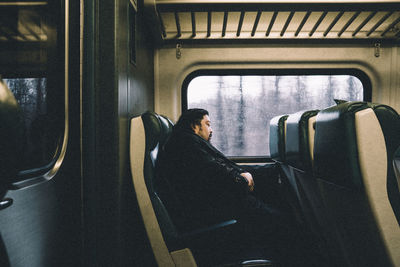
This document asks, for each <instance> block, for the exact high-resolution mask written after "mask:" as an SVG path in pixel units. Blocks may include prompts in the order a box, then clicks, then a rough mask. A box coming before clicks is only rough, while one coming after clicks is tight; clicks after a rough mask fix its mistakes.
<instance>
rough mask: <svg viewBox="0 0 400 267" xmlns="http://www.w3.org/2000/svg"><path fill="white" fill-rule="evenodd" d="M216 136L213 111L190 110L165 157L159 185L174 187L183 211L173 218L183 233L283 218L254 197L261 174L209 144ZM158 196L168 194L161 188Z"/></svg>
mask: <svg viewBox="0 0 400 267" xmlns="http://www.w3.org/2000/svg"><path fill="white" fill-rule="evenodd" d="M211 137H212V128H211V121H210V118H209V114H208V111H207V110H204V109H189V110H187V111H185V112H184V113H183V114H182V116H181V117H180V118H179V120H178V122H177V123H176V125H175V126H174V128H173V132H172V134H171V136H170V138H169V139H168V141H167V142H166V144H165V146H164V149H162V150H161V152H160V155H159V160H158V162H157V169H158V173H159V176H162V177H161V178H160V180H161V181H160V183H163V182H167V183H168V184H169V185H170V186H171V187H173V189H174V190H173V191H174V192H175V194H176V196H175V197H176V198H177V199H178V201H177V202H179V205H180V206H181V207H180V208H181V210H180V212H181V214H172V217H173V220H174V222H175V223H176V224H177V225H178V228H180V229H186V230H187V229H188V228H189V227H192V228H196V227H202V226H203V227H204V226H207V225H211V224H214V223H219V222H222V221H224V220H229V219H238V218H239V219H240V218H243V219H249V218H251V217H254V216H257V217H260V216H262V217H270V216H272V215H275V216H278V215H279V212H277V211H276V210H275V209H273V208H271V207H269V206H267V205H266V204H264V203H263V202H262V201H261V200H259V199H258V198H256V197H255V196H254V194H253V193H252V192H253V191H254V188H255V182H254V179H253V175H252V174H251V173H250V172H252V171H256V169H255V168H251V167H250V166H247V167H241V166H239V165H237V164H236V163H234V162H232V161H230V160H229V159H227V158H226V157H225V156H224V155H223V154H222V153H221V152H219V151H218V150H217V149H216V148H215V147H214V146H213V145H212V144H211V143H210V140H211ZM269 168H270V170H268V171H269V173H270V174H271V175H275V176H277V175H278V173H277V168H275V166H273V165H270V167H269ZM249 171H250V172H249ZM263 178H265V177H263ZM163 179H165V180H167V181H162V180H163ZM157 191H158V192H159V194H160V195H161V196H162V195H163V187H162V186H158V189H157ZM170 197H171V196H162V198H163V199H165V198H167V199H168V198H170ZM175 204H176V203H175ZM167 208H169V207H168V203H167ZM170 209H175V210H176V207H170ZM270 223H272V222H271V221H270Z"/></svg>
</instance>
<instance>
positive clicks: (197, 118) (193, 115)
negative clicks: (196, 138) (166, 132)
mask: <svg viewBox="0 0 400 267" xmlns="http://www.w3.org/2000/svg"><path fill="white" fill-rule="evenodd" d="M205 115H209V114H208V111H207V110H205V109H201V108H192V109H188V110H185V111H184V112H183V113H182V115H181V116H180V117H179V120H178V122H177V123H176V124H175V127H176V128H177V129H184V130H191V131H193V127H194V126H195V125H201V120H202V119H203V117H204V116H205Z"/></svg>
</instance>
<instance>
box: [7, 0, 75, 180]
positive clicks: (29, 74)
mask: <svg viewBox="0 0 400 267" xmlns="http://www.w3.org/2000/svg"><path fill="white" fill-rule="evenodd" d="M64 8H65V7H64V5H63V1H59V0H57V1H32V2H24V1H22V2H18V3H17V2H13V1H10V2H7V3H6V4H4V5H2V6H1V9H0V29H1V30H0V77H1V78H2V79H3V80H4V81H5V83H6V84H7V85H8V87H9V88H10V90H11V91H12V92H13V93H14V96H15V98H16V99H17V102H18V103H19V105H20V107H21V110H22V114H23V120H24V124H23V125H24V136H23V138H22V140H21V143H22V144H23V151H22V153H21V159H20V166H19V168H20V172H19V175H18V177H17V178H15V179H13V181H14V182H21V183H18V186H21V187H23V186H24V185H23V184H24V182H23V181H28V180H29V181H32V179H30V178H39V177H42V178H43V177H44V176H45V174H46V173H48V172H49V171H50V170H51V169H52V168H53V167H54V166H55V162H56V161H57V160H58V159H59V156H60V155H61V153H62V152H61V151H63V150H62V145H64V144H63V140H64V136H65V133H66V130H67V129H66V128H65V125H66V118H67V116H66V113H65V110H66V108H67V106H66V102H65V92H66V88H65V79H66V78H67V77H68V74H67V72H66V71H65V60H64V59H65V55H66V54H65V50H66V39H65V34H66V31H65V27H64V26H65V25H64V21H65V17H64V15H63V14H64V12H63V10H64ZM52 173H54V172H52ZM46 178H48V177H47V176H46Z"/></svg>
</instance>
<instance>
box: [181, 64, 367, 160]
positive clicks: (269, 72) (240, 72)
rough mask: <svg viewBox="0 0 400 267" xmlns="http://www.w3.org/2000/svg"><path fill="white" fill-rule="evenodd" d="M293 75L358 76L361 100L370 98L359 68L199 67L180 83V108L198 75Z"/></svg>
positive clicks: (253, 157) (237, 157)
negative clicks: (191, 83) (360, 84)
mask: <svg viewBox="0 0 400 267" xmlns="http://www.w3.org/2000/svg"><path fill="white" fill-rule="evenodd" d="M229 75H238V76H254V75H260V76H295V75H309V76H312V75H352V76H354V77H356V78H358V79H359V80H360V81H361V83H362V85H363V101H367V102H371V100H372V83H371V80H370V78H369V77H368V75H367V74H366V73H365V72H363V71H362V70H360V69H355V68H340V69H333V68H331V69H308V68H307V69H199V70H195V71H193V72H191V73H190V74H189V75H187V76H186V77H185V79H184V81H183V83H182V90H181V99H182V101H181V108H182V111H185V110H187V109H188V92H187V91H188V87H189V84H190V82H191V81H192V80H193V79H195V78H197V77H199V76H229ZM229 159H231V160H233V161H235V162H241V163H254V162H260V163H265V162H272V159H271V157H270V156H230V157H229Z"/></svg>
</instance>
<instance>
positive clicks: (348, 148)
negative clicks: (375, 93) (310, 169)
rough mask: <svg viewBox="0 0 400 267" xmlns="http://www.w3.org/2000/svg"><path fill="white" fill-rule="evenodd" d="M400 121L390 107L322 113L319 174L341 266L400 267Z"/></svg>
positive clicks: (358, 105)
mask: <svg viewBox="0 0 400 267" xmlns="http://www.w3.org/2000/svg"><path fill="white" fill-rule="evenodd" d="M399 145H400V118H399V115H398V114H397V112H396V111H394V110H393V109H392V108H390V107H388V106H386V105H378V104H371V103H367V102H346V103H341V104H339V105H337V106H332V107H330V108H327V109H325V110H322V111H320V112H319V113H318V115H317V120H316V132H315V147H314V176H315V177H316V178H317V182H318V188H319V189H320V191H321V196H322V200H323V203H324V208H325V211H326V212H327V213H328V216H329V220H328V221H325V222H324V227H325V230H326V232H329V233H330V237H331V241H332V240H333V241H335V243H334V246H335V247H336V248H337V250H336V251H337V258H339V259H340V260H341V261H340V262H341V266H399V264H400V258H399V253H400V250H399V249H398V248H399V245H400V232H399V229H400V228H399V223H398V219H399V215H398V212H399V210H398V205H399V204H400V200H399V199H400V198H399V188H398V184H397V180H396V177H395V173H394V168H393V166H394V165H393V156H394V153H395V150H396V149H397V148H398V147H399Z"/></svg>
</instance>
